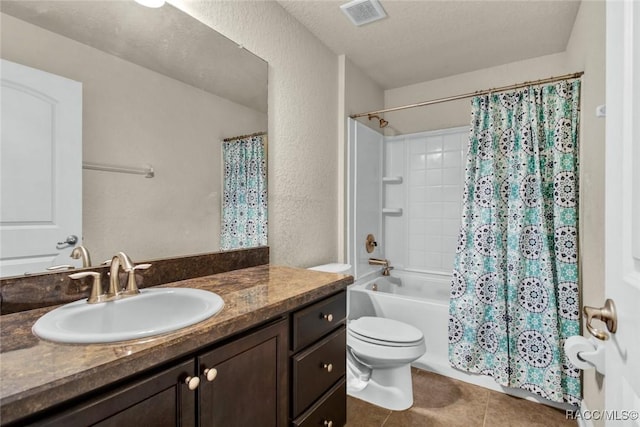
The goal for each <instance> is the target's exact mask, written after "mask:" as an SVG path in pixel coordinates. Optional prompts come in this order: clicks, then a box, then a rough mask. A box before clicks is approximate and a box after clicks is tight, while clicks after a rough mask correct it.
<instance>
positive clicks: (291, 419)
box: [12, 291, 346, 427]
mask: <svg viewBox="0 0 640 427" xmlns="http://www.w3.org/2000/svg"><path fill="white" fill-rule="evenodd" d="M345 319H346V292H345V291H341V292H339V293H337V294H333V295H331V296H329V297H326V298H323V299H320V300H317V301H314V302H312V303H311V304H309V305H307V306H305V307H303V308H301V309H297V310H295V311H293V312H288V313H284V314H283V315H281V316H280V317H278V318H275V319H273V320H271V321H269V322H268V323H265V324H262V325H261V326H256V327H254V328H252V329H249V330H248V331H246V332H242V333H239V334H237V335H234V336H231V337H229V338H227V339H225V340H223V341H219V342H216V343H212V344H210V345H209V346H206V347H203V348H201V349H199V350H197V351H194V352H193V353H190V354H186V355H184V356H182V357H180V358H178V359H174V360H173V361H169V362H167V363H165V364H163V365H158V366H157V367H155V368H152V369H150V370H147V371H145V372H142V373H140V374H138V375H136V376H134V377H131V378H129V379H124V380H122V381H119V382H117V383H114V384H112V385H110V386H106V387H104V388H102V389H99V390H96V391H95V392H92V393H90V394H86V395H83V396H79V397H78V398H75V399H73V400H71V401H69V402H66V403H65V404H62V405H59V406H57V407H55V408H51V409H49V410H47V411H45V412H42V413H39V414H35V415H32V416H28V417H26V418H22V419H18V420H16V421H15V422H13V424H12V425H14V426H15V425H20V426H26V425H47V426H65V427H67V426H88V425H92V426H93V425H95V426H101V427H104V426H114V427H115V426H134V427H136V426H154V427H158V426H159V427H163V426H167V427H170V426H189V427H191V426H198V427H208V426H215V427H222V426H224V427H233V426H238V427H245V426H247V427H254V426H255V427H276V426H277V427H283V426H287V425H293V426H320V427H323V426H329V427H341V426H343V425H344V424H345V423H346V386H345V372H346V327H345ZM125 362H126V361H125Z"/></svg>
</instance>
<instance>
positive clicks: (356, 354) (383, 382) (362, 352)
mask: <svg viewBox="0 0 640 427" xmlns="http://www.w3.org/2000/svg"><path fill="white" fill-rule="evenodd" d="M425 351H426V345H425V341H424V336H423V334H422V332H421V331H420V330H419V329H417V328H415V327H413V326H411V325H407V324H406V323H403V322H399V321H397V320H392V319H385V318H383V317H369V316H365V317H360V318H358V319H355V320H351V321H350V322H349V323H348V325H347V393H348V394H349V395H351V396H353V397H357V398H359V399H362V400H364V401H367V402H369V403H373V404H374V405H378V406H381V407H383V408H386V409H391V410H395V411H402V410H405V409H408V408H409V407H411V405H412V404H413V389H412V381H411V362H413V361H414V360H416V359H418V358H419V357H420V356H422V355H423V354H424V353H425Z"/></svg>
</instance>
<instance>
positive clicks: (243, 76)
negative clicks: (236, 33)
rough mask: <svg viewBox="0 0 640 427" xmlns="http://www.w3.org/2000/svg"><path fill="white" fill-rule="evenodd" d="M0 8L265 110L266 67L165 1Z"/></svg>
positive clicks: (94, 0)
mask: <svg viewBox="0 0 640 427" xmlns="http://www.w3.org/2000/svg"><path fill="white" fill-rule="evenodd" d="M0 10H1V11H2V12H3V13H7V14H9V15H12V16H14V17H16V18H18V19H21V20H23V21H26V22H29V23H31V24H34V25H37V26H39V27H42V28H44V29H47V30H49V31H52V32H54V33H58V34H61V35H63V36H65V37H68V38H71V39H74V40H76V41H79V42H80V43H84V44H86V45H89V46H92V47H94V48H97V49H100V50H102V51H105V52H107V53H110V54H112V55H116V56H119V57H121V58H123V59H125V60H127V61H130V62H133V63H135V64H137V65H140V66H142V67H145V68H148V69H151V70H153V71H156V72H158V73H161V74H164V75H167V76H169V77H171V78H174V79H176V80H179V81H182V82H183V83H187V84H189V85H192V86H195V87H197V88H199V89H203V90H206V91H208V92H210V93H213V94H216V95H218V96H221V97H223V98H226V99H229V100H231V101H233V102H236V103H238V104H241V105H245V106H247V107H250V108H253V109H255V110H258V111H262V112H266V111H267V74H268V65H267V63H266V62H264V61H263V60H262V59H260V58H258V57H257V56H255V55H253V54H252V53H250V52H248V51H247V50H245V49H240V48H238V45H237V44H236V43H234V42H232V41H231V40H229V39H227V38H226V37H224V36H222V35H220V34H219V33H217V32H216V31H214V30H212V29H211V28H210V27H208V26H206V25H204V24H203V23H201V22H200V21H198V20H196V19H194V18H192V17H191V16H189V15H187V14H186V13H184V12H181V11H180V10H178V9H176V8H175V7H173V6H171V5H169V4H166V5H165V6H164V7H161V8H159V9H149V8H147V7H143V6H140V5H138V4H136V3H134V2H133V1H131V0H128V1H122V0H121V1H103V0H88V1H87V0H85V1H66V0H61V1H52V0H44V1H24V0H21V1H6V0H5V1H1V2H0Z"/></svg>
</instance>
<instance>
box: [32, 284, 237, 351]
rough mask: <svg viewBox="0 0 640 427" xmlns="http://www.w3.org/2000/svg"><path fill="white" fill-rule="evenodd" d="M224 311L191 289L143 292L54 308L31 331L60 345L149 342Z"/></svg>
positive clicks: (212, 297) (213, 297)
mask: <svg viewBox="0 0 640 427" xmlns="http://www.w3.org/2000/svg"><path fill="white" fill-rule="evenodd" d="M222 307H224V301H223V300H222V298H220V296H219V295H218V294H215V293H213V292H209V291H203V290H200V289H191V288H156V289H142V290H141V291H140V294H139V295H136V296H134V297H128V298H123V299H120V300H116V301H109V302H104V303H98V304H87V301H86V300H81V301H75V302H72V303H69V304H66V305H64V306H62V307H58V308H56V309H55V310H52V311H50V312H49V313H47V314H45V315H44V316H42V317H41V318H40V319H38V321H37V322H36V323H35V325H33V333H34V334H35V335H37V336H38V337H40V338H43V339H46V340H50V341H56V342H63V343H83V344H89V343H107V342H115V341H125V340H131V339H138V338H144V337H150V336H153V335H159V334H163V333H165V332H171V331H175V330H177V329H180V328H184V327H186V326H189V325H193V324H194V323H198V322H200V321H202V320H205V319H207V318H209V317H211V316H213V315H214V314H216V313H217V312H219V311H220V310H221V309H222Z"/></svg>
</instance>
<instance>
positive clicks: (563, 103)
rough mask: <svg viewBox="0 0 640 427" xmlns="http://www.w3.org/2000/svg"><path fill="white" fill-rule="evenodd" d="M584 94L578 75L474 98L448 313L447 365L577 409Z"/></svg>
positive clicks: (579, 390) (578, 397)
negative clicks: (569, 345) (574, 351)
mask: <svg viewBox="0 0 640 427" xmlns="http://www.w3.org/2000/svg"><path fill="white" fill-rule="evenodd" d="M579 93H580V81H578V80H575V81H572V82H570V81H563V82H560V83H557V84H553V85H547V86H544V87H528V88H526V89H523V90H519V91H515V92H508V93H500V94H490V95H488V96H480V97H476V98H474V99H473V100H472V110H473V111H472V121H471V128H472V129H471V133H470V137H469V151H468V159H467V168H466V184H465V186H466V188H465V194H464V200H463V214H462V216H463V218H462V227H461V232H460V237H459V245H458V249H457V255H456V261H455V265H454V272H453V283H452V287H451V302H450V309H449V314H450V316H449V360H450V362H451V364H452V365H453V366H454V367H456V368H458V369H462V370H465V371H469V372H474V373H479V374H485V375H489V376H491V377H493V378H494V379H495V380H496V381H497V382H498V383H499V384H501V385H503V386H508V387H517V388H521V389H525V390H528V391H530V392H533V393H536V394H538V395H540V396H542V397H545V398H547V399H550V400H553V401H556V402H568V403H570V404H574V405H577V404H579V402H580V396H581V387H580V371H579V370H578V369H576V368H575V367H574V366H573V365H572V364H571V363H570V362H569V360H568V359H567V358H566V356H565V354H564V350H563V346H564V341H565V340H566V339H567V338H568V337H570V336H572V335H579V334H580V324H579V293H578V118H579Z"/></svg>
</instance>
